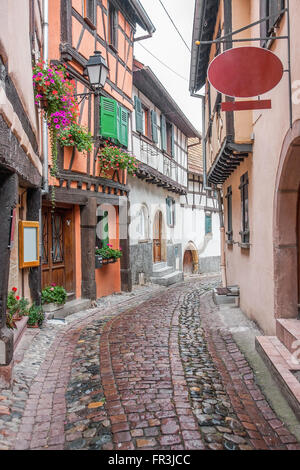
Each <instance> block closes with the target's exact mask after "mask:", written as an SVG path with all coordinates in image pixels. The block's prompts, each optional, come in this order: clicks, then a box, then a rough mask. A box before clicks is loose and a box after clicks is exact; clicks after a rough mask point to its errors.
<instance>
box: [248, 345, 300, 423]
mask: <svg viewBox="0 0 300 470" xmlns="http://www.w3.org/2000/svg"><path fill="white" fill-rule="evenodd" d="M255 346H256V350H257V351H258V352H259V354H260V355H261V357H262V359H263V360H264V362H265V363H266V365H267V366H268V368H269V369H270V370H271V373H272V375H273V377H274V379H275V380H276V382H277V383H278V385H279V387H280V389H281V391H282V393H283V394H284V395H285V397H286V399H287V401H288V402H289V404H290V406H291V408H292V409H293V410H294V413H295V414H296V416H297V417H298V419H300V349H299V348H298V350H299V354H298V357H297V356H296V355H295V356H293V355H292V354H291V353H290V351H289V350H288V349H287V348H286V347H285V346H284V345H283V344H282V343H281V341H280V340H279V339H278V338H277V336H257V337H256V338H255ZM297 359H298V360H297Z"/></svg>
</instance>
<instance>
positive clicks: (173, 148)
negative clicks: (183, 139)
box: [171, 124, 175, 157]
mask: <svg viewBox="0 0 300 470" xmlns="http://www.w3.org/2000/svg"><path fill="white" fill-rule="evenodd" d="M171 155H172V157H175V136H174V126H173V124H171Z"/></svg>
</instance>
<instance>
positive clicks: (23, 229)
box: [19, 220, 40, 268]
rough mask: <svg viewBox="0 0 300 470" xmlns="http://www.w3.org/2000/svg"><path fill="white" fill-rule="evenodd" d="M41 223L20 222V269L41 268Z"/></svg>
mask: <svg viewBox="0 0 300 470" xmlns="http://www.w3.org/2000/svg"><path fill="white" fill-rule="evenodd" d="M39 231H40V224H39V222H31V221H27V220H20V222H19V267H20V268H31V267H34V266H39V264H40V254H39Z"/></svg>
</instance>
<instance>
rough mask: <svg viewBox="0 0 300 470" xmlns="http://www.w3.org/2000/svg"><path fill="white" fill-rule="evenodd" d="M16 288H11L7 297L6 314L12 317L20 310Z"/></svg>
mask: <svg viewBox="0 0 300 470" xmlns="http://www.w3.org/2000/svg"><path fill="white" fill-rule="evenodd" d="M16 292H17V288H16V287H13V288H12V290H11V291H10V292H9V293H8V296H7V303H6V307H7V313H8V314H9V315H10V316H11V317H13V316H14V315H16V314H17V313H18V312H19V309H20V297H19V296H18V295H16Z"/></svg>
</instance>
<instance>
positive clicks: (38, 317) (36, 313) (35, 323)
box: [27, 303, 45, 328]
mask: <svg viewBox="0 0 300 470" xmlns="http://www.w3.org/2000/svg"><path fill="white" fill-rule="evenodd" d="M44 318H45V315H44V313H43V309H42V307H41V306H40V305H35V303H33V304H32V305H31V307H30V309H29V311H28V322H27V326H28V327H29V328H39V326H41V325H42V323H43V321H44Z"/></svg>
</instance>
